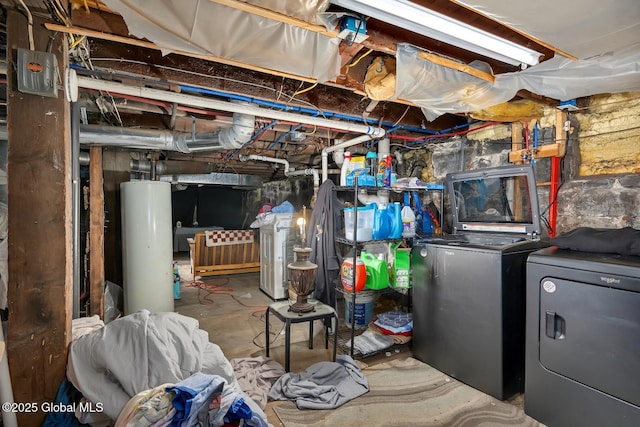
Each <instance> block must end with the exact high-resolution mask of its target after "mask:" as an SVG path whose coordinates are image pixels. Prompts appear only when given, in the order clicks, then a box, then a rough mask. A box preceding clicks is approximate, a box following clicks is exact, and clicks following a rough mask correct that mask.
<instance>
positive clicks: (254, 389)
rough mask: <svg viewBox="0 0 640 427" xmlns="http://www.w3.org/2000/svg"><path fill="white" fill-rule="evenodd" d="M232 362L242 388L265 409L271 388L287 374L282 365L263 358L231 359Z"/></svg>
mask: <svg viewBox="0 0 640 427" xmlns="http://www.w3.org/2000/svg"><path fill="white" fill-rule="evenodd" d="M230 362H231V366H233V372H234V373H235V374H236V378H237V379H238V384H239V385H240V388H242V390H243V391H244V392H245V393H247V394H248V395H249V397H251V398H252V399H253V400H254V401H255V402H256V403H257V404H258V405H260V407H261V408H262V409H264V407H265V406H266V404H267V394H268V393H269V390H270V389H271V386H272V385H273V383H274V382H275V381H276V380H277V379H278V378H280V377H281V376H282V375H284V373H285V372H284V368H283V367H282V365H281V364H279V363H278V362H276V361H275V360H273V359H270V358H267V357H263V356H259V357H253V358H251V357H246V358H237V359H231V360H230Z"/></svg>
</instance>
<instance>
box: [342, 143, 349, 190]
mask: <svg viewBox="0 0 640 427" xmlns="http://www.w3.org/2000/svg"><path fill="white" fill-rule="evenodd" d="M349 172H351V153H350V152H349V151H345V152H344V161H343V162H342V168H341V169H340V186H342V187H344V186H346V185H347V175H349Z"/></svg>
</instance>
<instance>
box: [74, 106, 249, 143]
mask: <svg viewBox="0 0 640 427" xmlns="http://www.w3.org/2000/svg"><path fill="white" fill-rule="evenodd" d="M254 124H255V117H254V116H251V115H248V114H241V113H235V114H234V115H233V123H232V125H231V127H229V128H225V129H222V130H216V131H213V132H195V133H188V132H172V131H168V130H154V129H137V128H119V127H113V126H99V125H82V126H81V129H80V142H81V143H82V144H98V145H111V146H119V147H128V148H140V149H151V150H168V151H179V152H181V153H196V152H202V151H214V150H230V149H231V150H232V149H237V148H240V147H242V146H243V145H244V144H246V143H247V142H249V140H251V136H252V135H253V129H254Z"/></svg>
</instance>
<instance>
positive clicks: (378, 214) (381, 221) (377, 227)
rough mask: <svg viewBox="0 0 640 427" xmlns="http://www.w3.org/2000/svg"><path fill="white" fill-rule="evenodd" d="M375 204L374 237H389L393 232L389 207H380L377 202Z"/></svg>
mask: <svg viewBox="0 0 640 427" xmlns="http://www.w3.org/2000/svg"><path fill="white" fill-rule="evenodd" d="M372 205H373V238H374V239H375V240H384V239H388V238H389V235H390V234H391V223H390V222H389V215H388V213H387V209H386V208H385V209H380V208H379V207H378V204H377V203H372Z"/></svg>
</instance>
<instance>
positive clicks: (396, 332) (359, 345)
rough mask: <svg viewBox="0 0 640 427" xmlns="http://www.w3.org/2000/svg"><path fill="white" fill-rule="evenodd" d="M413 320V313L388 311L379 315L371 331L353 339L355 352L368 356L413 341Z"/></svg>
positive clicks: (371, 325)
mask: <svg viewBox="0 0 640 427" xmlns="http://www.w3.org/2000/svg"><path fill="white" fill-rule="evenodd" d="M412 331H413V320H412V317H411V313H405V312H401V311H388V312H385V313H381V314H379V315H378V316H377V317H376V319H375V320H374V321H373V322H372V323H371V324H370V325H369V329H367V330H366V331H364V332H363V333H362V334H360V335H358V336H357V337H354V338H353V348H354V352H356V353H358V354H360V355H363V356H366V355H370V354H373V353H377V352H379V351H382V350H385V349H387V348H389V347H391V346H393V345H395V344H405V343H408V342H409V341H411V334H412Z"/></svg>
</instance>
